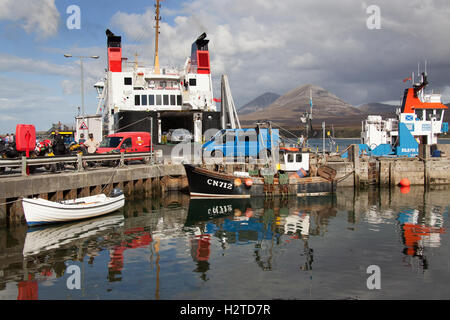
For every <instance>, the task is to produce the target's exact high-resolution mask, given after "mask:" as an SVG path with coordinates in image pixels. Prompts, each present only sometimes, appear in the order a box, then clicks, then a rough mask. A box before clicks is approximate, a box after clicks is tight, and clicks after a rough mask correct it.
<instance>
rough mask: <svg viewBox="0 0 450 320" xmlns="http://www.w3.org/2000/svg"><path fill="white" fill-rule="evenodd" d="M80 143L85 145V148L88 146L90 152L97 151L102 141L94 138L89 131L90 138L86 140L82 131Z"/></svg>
mask: <svg viewBox="0 0 450 320" xmlns="http://www.w3.org/2000/svg"><path fill="white" fill-rule="evenodd" d="M78 143H79V144H80V145H83V146H84V147H85V148H87V152H88V153H89V154H93V153H95V151H96V150H97V148H98V147H99V146H100V142H98V141H97V140H95V139H94V135H93V134H92V133H89V139H88V140H86V139H85V138H84V134H83V133H80V139H79V140H78Z"/></svg>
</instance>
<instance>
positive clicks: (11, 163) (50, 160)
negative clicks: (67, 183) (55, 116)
mask: <svg viewBox="0 0 450 320" xmlns="http://www.w3.org/2000/svg"><path fill="white" fill-rule="evenodd" d="M135 159H139V160H143V161H144V162H145V163H153V162H154V154H153V152H143V153H124V152H122V153H117V154H98V155H82V154H77V155H74V156H62V157H61V156H59V157H58V156H55V157H37V158H27V157H25V156H23V157H22V158H21V159H1V160H0V168H6V167H8V168H21V169H22V175H23V176H26V175H27V174H28V173H27V167H30V166H33V167H35V166H45V165H54V164H61V163H64V164H66V163H67V164H73V165H74V166H75V167H76V170H77V171H80V172H81V171H84V169H85V167H86V166H87V164H88V163H89V162H101V161H117V166H118V167H123V166H124V165H125V161H126V160H135Z"/></svg>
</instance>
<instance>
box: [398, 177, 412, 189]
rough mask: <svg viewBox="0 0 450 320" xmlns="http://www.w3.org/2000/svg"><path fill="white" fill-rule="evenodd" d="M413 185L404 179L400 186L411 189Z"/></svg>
mask: <svg viewBox="0 0 450 320" xmlns="http://www.w3.org/2000/svg"><path fill="white" fill-rule="evenodd" d="M410 185H411V182H409V179H408V178H403V179H402V180H400V186H401V187H409V186H410Z"/></svg>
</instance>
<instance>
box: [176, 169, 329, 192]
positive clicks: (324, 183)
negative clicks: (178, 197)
mask: <svg viewBox="0 0 450 320" xmlns="http://www.w3.org/2000/svg"><path fill="white" fill-rule="evenodd" d="M183 165H184V169H185V170H186V176H187V180H188V184H189V193H190V195H191V198H193V199H196V198H197V199H198V198H250V197H267V196H287V195H296V196H298V197H302V196H322V195H327V194H332V193H335V192H336V182H335V180H334V176H333V172H331V173H329V175H330V176H329V178H328V179H327V178H324V177H322V176H314V177H302V178H301V177H300V176H299V175H298V174H297V173H291V174H289V173H287V172H279V173H276V174H272V175H270V174H267V175H261V174H258V175H243V174H237V173H233V174H230V173H224V172H218V171H214V170H208V169H206V168H202V167H201V166H194V165H191V164H183ZM319 171H320V172H323V175H324V176H326V175H327V174H328V172H330V171H332V169H330V168H328V167H326V168H325V167H324V168H320V170H319Z"/></svg>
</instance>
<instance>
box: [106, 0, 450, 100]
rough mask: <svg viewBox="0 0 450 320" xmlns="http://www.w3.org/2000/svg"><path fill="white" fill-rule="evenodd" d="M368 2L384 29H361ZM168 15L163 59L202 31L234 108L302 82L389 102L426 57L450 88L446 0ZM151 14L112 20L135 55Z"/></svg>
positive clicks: (209, 2)
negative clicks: (226, 80) (374, 7)
mask: <svg viewBox="0 0 450 320" xmlns="http://www.w3.org/2000/svg"><path fill="white" fill-rule="evenodd" d="M373 4H374V5H378V6H379V7H380V9H381V25H382V29H381V30H369V29H368V28H367V24H366V21H367V19H368V18H369V15H368V14H367V13H366V8H367V7H368V6H369V5H373ZM163 8H164V3H163ZM167 13H168V14H170V17H173V21H172V22H171V23H170V24H169V23H167V21H168V19H166V20H164V19H163V23H162V24H161V41H160V61H161V64H162V65H164V64H165V63H169V62H170V63H173V62H174V61H175V62H176V64H178V65H182V64H183V63H184V59H185V57H187V56H189V54H190V52H189V49H190V46H191V43H192V42H193V41H194V40H195V38H196V37H197V36H198V35H199V34H200V33H202V32H207V33H208V37H209V39H210V40H211V41H210V51H211V59H212V70H213V72H214V74H215V79H216V81H218V79H220V74H221V73H227V74H228V76H229V79H230V85H231V87H232V90H233V94H234V96H235V101H236V104H237V105H242V104H244V103H246V102H247V101H249V100H251V99H253V98H254V97H256V96H257V95H259V94H262V93H263V92H265V91H275V92H278V93H280V94H284V93H286V92H288V91H289V90H291V89H293V88H295V87H297V86H300V85H302V84H306V83H313V84H316V85H319V86H321V87H324V88H327V89H328V90H334V91H333V93H334V94H336V95H337V96H339V97H341V98H343V99H344V100H346V101H348V102H349V103H352V104H354V105H358V104H362V103H366V102H371V101H387V100H396V99H397V98H398V96H401V95H402V92H403V88H404V85H403V83H402V82H401V80H402V79H403V77H404V76H406V75H408V74H410V73H411V71H413V70H415V69H416V67H415V66H417V62H418V61H423V60H424V59H427V60H428V61H429V62H432V64H431V66H432V68H430V69H429V73H430V78H432V79H433V80H434V81H433V84H434V85H437V86H438V87H444V86H445V85H447V86H450V79H448V77H447V74H448V73H449V72H450V65H449V63H447V61H448V57H449V56H450V44H449V43H448V41H444V40H445V39H447V38H448V36H447V32H448V30H450V20H449V19H448V16H450V6H449V5H448V1H446V0H434V1H431V0H427V1H422V0H412V1H409V0H399V1H389V0H373V1H370V2H369V1H367V2H363V3H361V2H358V1H355V0H341V1H334V0H321V1H316V0H303V1H298V0H284V1H282V2H280V1H269V0H246V1H241V0H226V1H224V0H194V1H189V2H186V3H184V4H183V5H182V8H180V9H179V10H168V11H167ZM153 15H154V13H153V8H148V9H146V11H145V12H143V13H142V14H129V13H126V12H125V11H122V12H120V13H118V14H116V15H115V16H114V17H112V19H111V23H112V25H114V26H115V28H118V29H117V30H115V31H114V32H116V33H118V34H120V33H123V35H124V37H123V42H124V43H126V42H130V41H135V46H134V48H133V49H134V50H135V51H139V52H141V50H140V49H144V47H145V57H142V58H148V59H149V61H151V60H152V58H153V53H152V51H153V41H154V32H152V31H153V30H154V29H153V24H154V19H153ZM149 30H151V31H149ZM140 44H141V48H139V46H140ZM143 51H144V50H143ZM133 53H134V52H132V53H131V54H133ZM129 55H130V54H129ZM215 87H217V85H215ZM217 94H218V93H216V95H217Z"/></svg>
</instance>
